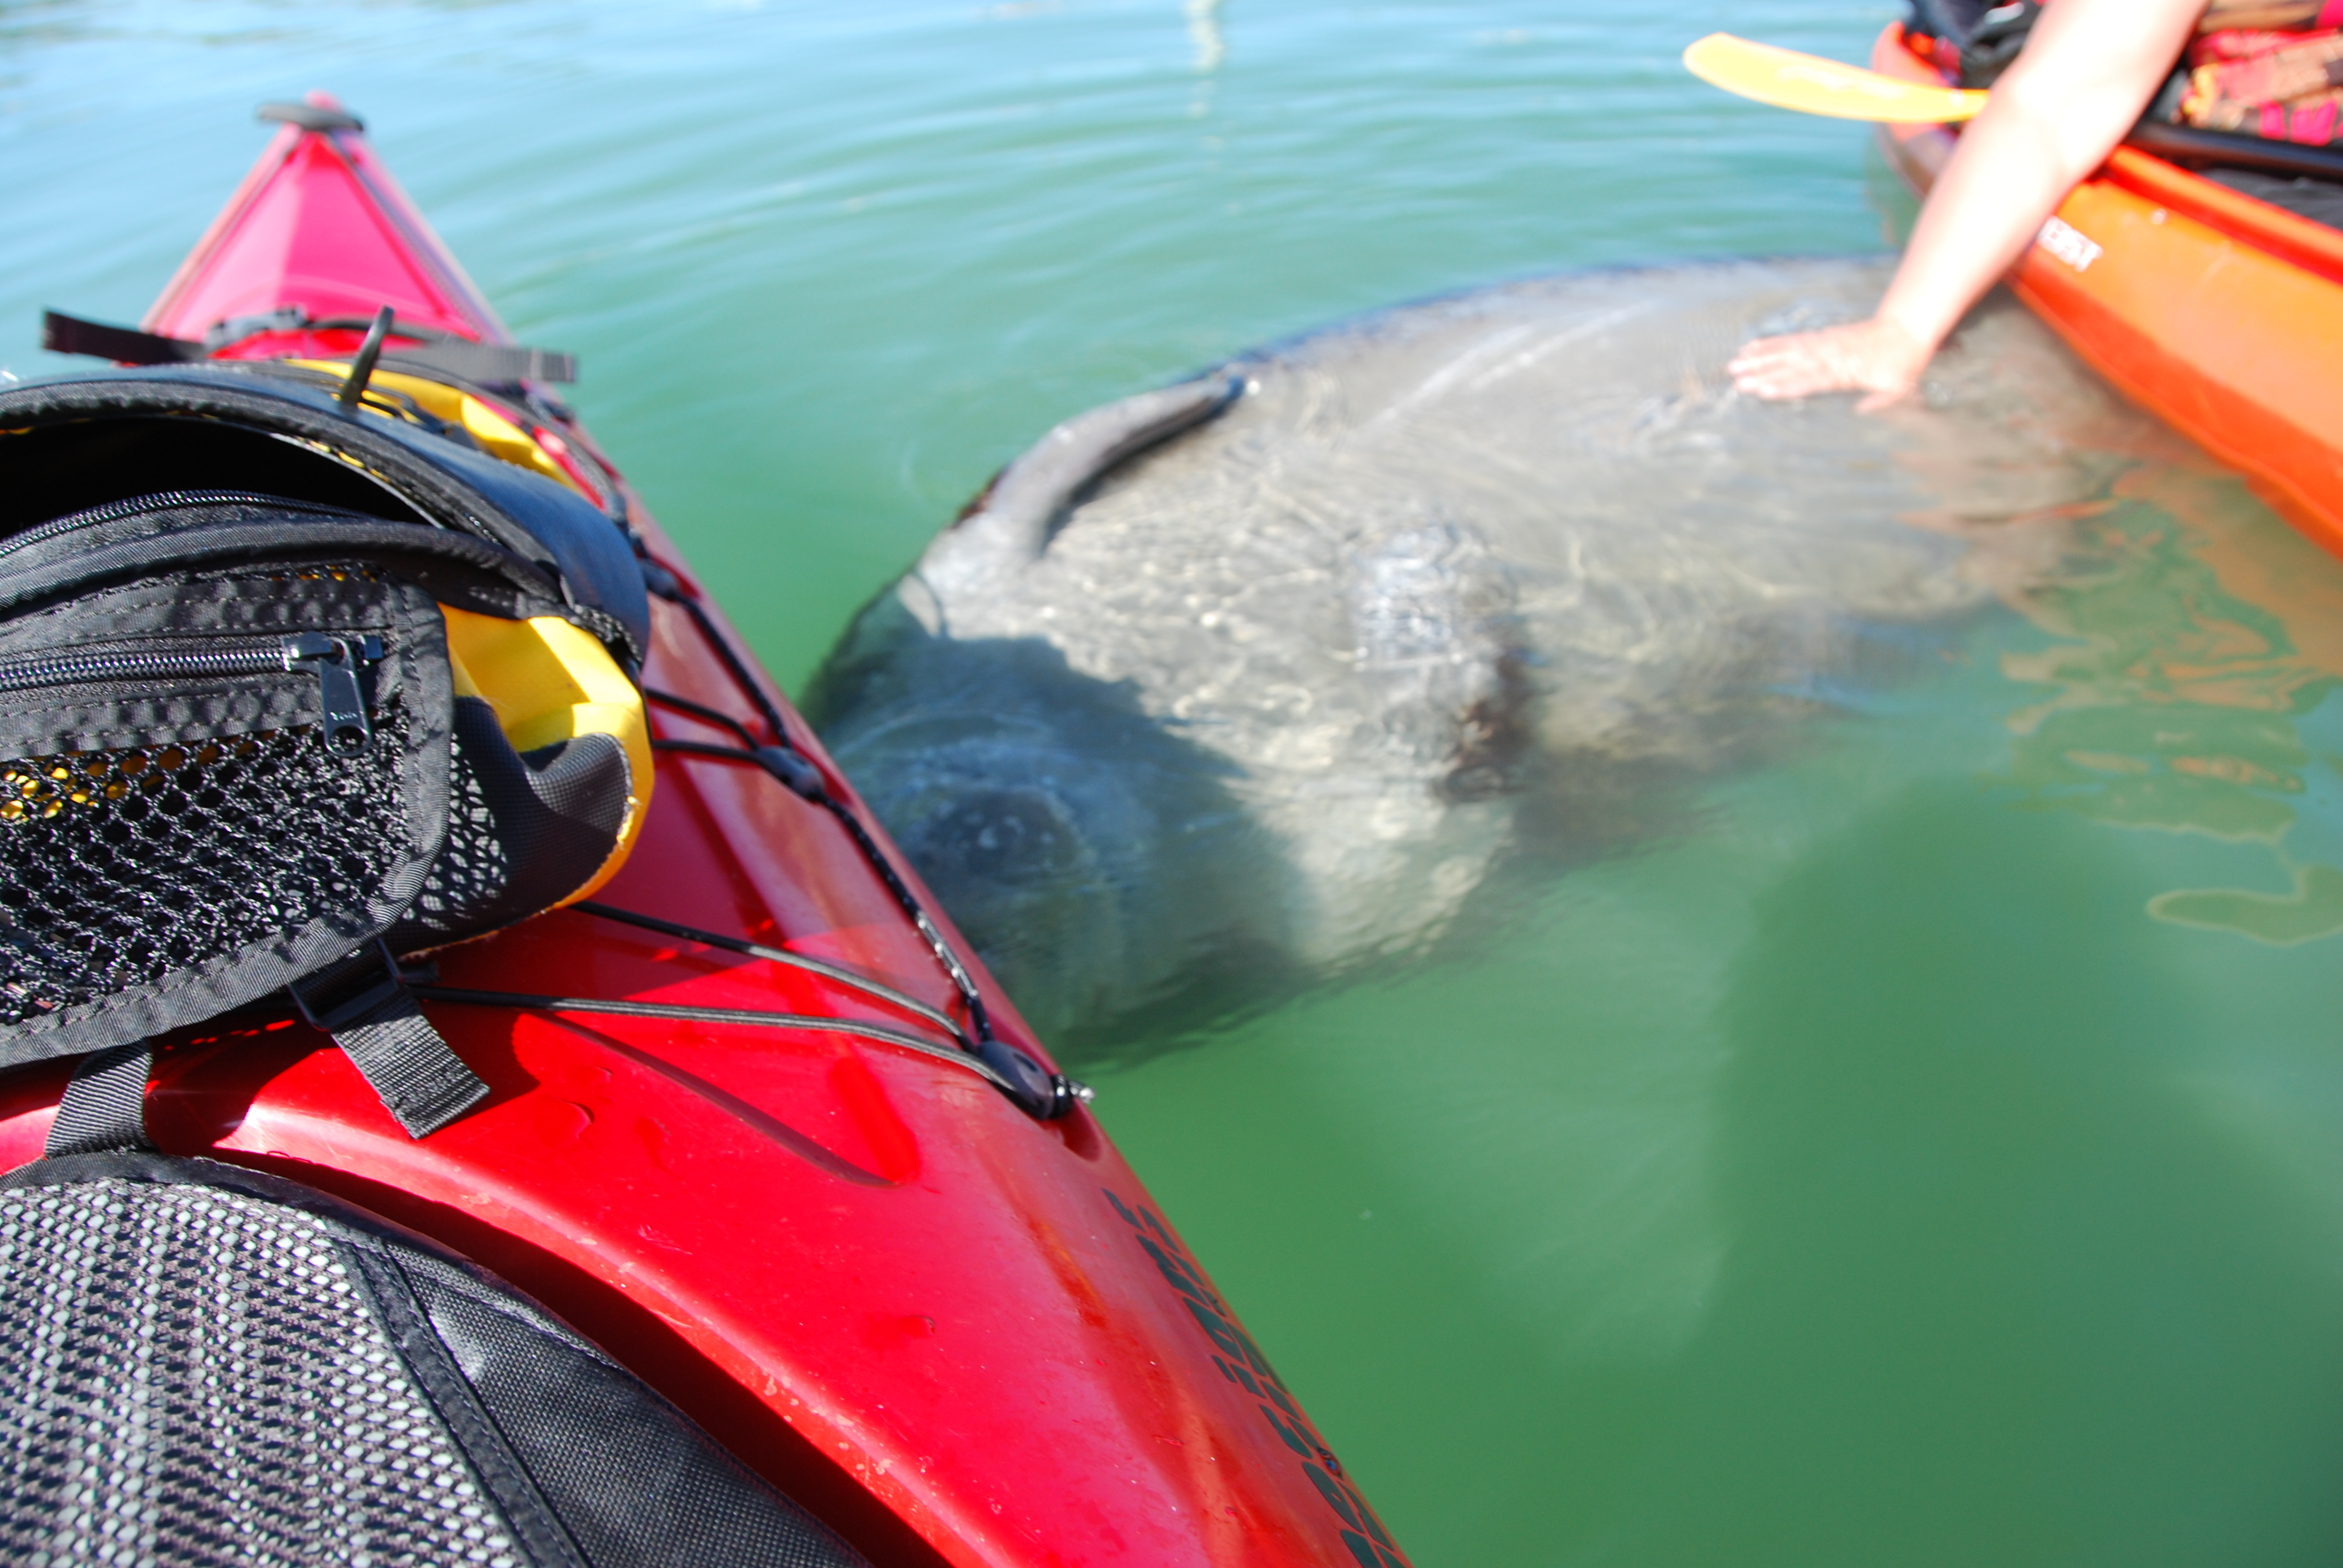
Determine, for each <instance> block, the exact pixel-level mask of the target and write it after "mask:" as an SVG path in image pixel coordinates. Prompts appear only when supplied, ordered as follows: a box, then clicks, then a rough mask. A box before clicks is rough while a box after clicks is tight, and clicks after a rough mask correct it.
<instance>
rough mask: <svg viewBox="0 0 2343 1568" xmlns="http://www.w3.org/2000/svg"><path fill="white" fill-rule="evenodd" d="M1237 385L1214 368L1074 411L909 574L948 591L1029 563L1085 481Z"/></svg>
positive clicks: (1194, 420)
mask: <svg viewBox="0 0 2343 1568" xmlns="http://www.w3.org/2000/svg"><path fill="white" fill-rule="evenodd" d="M1243 390H1244V382H1243V380H1242V378H1241V377H1236V376H1232V375H1229V374H1226V373H1216V374H1213V375H1211V376H1205V377H1199V378H1198V379H1196V380H1193V381H1183V382H1182V383H1180V384H1179V385H1178V386H1176V387H1162V388H1161V389H1159V390H1157V391H1153V392H1141V393H1140V394H1139V395H1138V396H1137V397H1125V398H1123V399H1121V401H1120V402H1115V403H1110V404H1108V405H1107V406H1106V407H1103V408H1093V409H1091V411H1090V412H1089V413H1087V414H1077V415H1075V416H1074V417H1072V418H1071V419H1069V420H1067V421H1066V422H1065V423H1064V424H1062V425H1060V426H1059V427H1057V428H1056V429H1054V430H1051V432H1050V433H1049V434H1048V435H1046V436H1044V437H1041V439H1040V440H1039V441H1036V442H1034V443H1033V445H1032V446H1031V447H1029V448H1028V449H1027V450H1026V451H1025V452H1024V454H1023V455H1022V456H1021V457H1018V458H1016V459H1015V460H1014V461H1013V462H1011V464H1010V465H1009V466H1008V467H1005V468H1003V469H1001V472H1000V474H999V475H997V476H996V477H994V479H993V481H992V483H991V484H990V486H988V487H986V489H985V491H984V494H983V495H982V496H980V498H978V500H977V504H976V505H975V507H974V508H972V509H971V510H970V512H969V513H968V515H967V516H965V517H963V518H960V521H959V522H957V523H955V524H953V525H952V526H951V528H949V529H947V530H946V531H945V532H944V533H943V534H942V535H941V536H940V538H937V540H936V541H935V543H934V544H932V545H930V547H929V548H928V551H927V554H926V555H924V556H922V557H921V558H920V564H919V566H918V568H916V575H918V576H920V577H922V578H927V579H928V580H929V582H930V583H931V584H934V585H935V586H936V588H938V589H939V590H940V591H946V592H948V591H949V590H950V589H952V588H964V587H966V586H968V584H969V582H970V580H971V579H973V578H977V577H979V576H982V575H987V574H990V573H993V572H1003V571H1010V570H1013V569H1014V568H1018V567H1021V566H1028V565H1031V563H1032V562H1033V561H1035V560H1037V559H1039V558H1041V553H1042V552H1043V551H1044V550H1046V549H1048V548H1050V535H1051V530H1052V528H1054V526H1055V525H1056V524H1057V522H1058V520H1059V519H1060V518H1061V517H1063V516H1064V515H1065V512H1066V509H1067V508H1069V507H1070V506H1071V505H1072V503H1073V500H1074V498H1075V497H1076V496H1078V495H1080V494H1081V492H1082V490H1083V489H1084V488H1085V487H1088V486H1090V485H1091V484H1093V483H1095V482H1096V481H1097V480H1099V479H1100V478H1101V477H1104V476H1105V475H1106V474H1107V473H1109V472H1110V471H1111V470H1112V469H1113V468H1114V467H1116V466H1117V465H1118V464H1121V463H1123V462H1125V461H1127V460H1129V459H1130V458H1131V457H1137V456H1138V455H1139V454H1140V453H1141V452H1143V451H1145V450H1147V449H1148V448H1149V447H1153V446H1156V445H1158V444H1159V443H1161V442H1163V441H1167V440H1169V439H1171V438H1172V437H1174V436H1176V435H1178V434H1180V432H1181V431H1182V430H1185V429H1188V428H1190V427H1192V426H1196V425H1201V424H1202V423H1203V422H1204V421H1205V420H1207V419H1210V418H1211V417H1213V416H1214V415H1216V414H1218V413H1220V412H1221V410H1222V409H1223V408H1226V407H1228V406H1229V405H1230V404H1231V403H1232V402H1234V401H1235V400H1236V398H1237V396H1238V394H1240V393H1241V392H1242V391H1243Z"/></svg>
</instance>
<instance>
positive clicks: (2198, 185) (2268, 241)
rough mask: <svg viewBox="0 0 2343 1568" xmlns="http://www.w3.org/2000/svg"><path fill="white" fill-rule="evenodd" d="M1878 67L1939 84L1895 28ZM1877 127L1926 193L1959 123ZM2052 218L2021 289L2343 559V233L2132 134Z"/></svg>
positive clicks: (2060, 328)
mask: <svg viewBox="0 0 2343 1568" xmlns="http://www.w3.org/2000/svg"><path fill="white" fill-rule="evenodd" d="M1872 65H1873V67H1874V68H1875V69H1876V70H1879V71H1882V72H1885V74H1887V75H1894V76H1901V77H1903V78H1905V79H1906V80H1911V81H1924V82H1928V83H1931V84H1936V83H1940V82H1941V81H1942V80H1943V77H1942V76H1941V75H1940V74H1939V73H1938V71H1937V69H1936V66H1935V65H1933V64H1932V63H1931V62H1930V61H1929V60H1928V59H1926V58H1925V57H1923V56H1922V55H1921V54H1920V53H1918V52H1917V50H1916V47H1915V46H1914V42H1913V41H1907V40H1906V37H1905V35H1904V30H1903V28H1902V27H1900V26H1897V25H1892V24H1891V25H1889V26H1888V28H1887V29H1886V31H1885V32H1884V33H1882V34H1881V35H1880V36H1879V41H1878V43H1877V44H1876V45H1874V47H1873V50H1872ZM1879 135H1880V146H1881V148H1882V149H1883V151H1884V152H1885V154H1886V156H1887V158H1888V161H1889V162H1890V163H1891V164H1893V165H1894V166H1895V167H1896V171H1897V172H1898V173H1899V174H1901V175H1902V176H1904V178H1905V179H1906V181H1907V182H1908V183H1909V184H1910V185H1911V186H1912V187H1913V188H1914V189H1915V190H1916V191H1918V192H1919V193H1920V194H1921V195H1923V196H1925V195H1926V194H1927V191H1928V189H1929V187H1930V186H1933V185H1934V184H1935V182H1936V175H1937V172H1938V171H1939V170H1941V169H1942V168H1943V167H1944V166H1945V162H1946V159H1948V158H1950V157H1951V156H1952V150H1953V146H1954V145H1955V134H1954V132H1953V131H1952V130H1951V129H1950V128H1949V127H1947V126H1881V127H1880V132H1879ZM2052 222H2053V223H2054V224H2055V225H2057V226H2060V227H2059V228H2056V229H2049V230H2046V234H2047V235H2049V236H2051V238H2050V239H2049V240H2046V241H2045V242H2043V243H2037V244H2036V245H2035V246H2032V247H2031V248H2030V249H2029V250H2028V251H2027V252H2026V256H2025V257H2024V258H2023V259H2022V260H2020V261H2019V263H2018V264H2017V266H2016V267H2015V268H2013V269H2012V270H2011V272H2010V275H2009V279H2008V281H2009V286H2010V287H2011V288H2012V289H2013V290H2014V291H2015V292H2016V295H2017V297H2019V298H2020V299H2022V300H2024V301H2025V302H2026V305H2027V306H2028V307H2031V308H2032V309H2033V310H2034V312H2035V314H2036V315H2037V316H2039V317H2041V318H2042V319H2043V320H2044V321H2045V322H2046V323H2047V324H2048V325H2049V327H2051V328H2052V330H2054V331H2056V333H2057V334H2058V335H2059V336H2060V337H2063V338H2065V339H2066V342H2067V344H2068V345H2069V346H2070V347H2073V348H2074V350H2075V352H2076V353H2077V354H2078V355H2080V356H2081V357H2083V358H2084V359H2085V360H2086V361H2087V362H2088V363H2089V364H2090V365H2091V367H2093V368H2094V369H2096V370H2097V371H2098V372H2099V373H2100V374H2101V375H2103V376H2105V377H2107V379H2108V380H2109V381H2110V382H2113V383H2114V384H2115V385H2116V386H2117V387H2118V388H2120V389H2121V390H2122V391H2123V392H2124V394H2125V395H2126V396H2127V397H2130V398H2131V399H2132V400H2133V401H2134V402H2136V403H2137V404H2139V405H2140V406H2141V407H2144V408H2147V409H2148V410H2149V411H2150V412H2152V413H2154V414H2156V415H2157V416H2158V417H2161V418H2162V419H2164V421H2165V422H2166V423H2167V424H2169V425H2171V426H2172V427H2174V428H2176V429H2177V430H2179V431H2180V432H2182V433H2183V434H2184V435H2186V436H2187V437H2190V438H2191V439H2193V440H2194V441H2196V442H2197V444H2198V445H2199V446H2201V447H2204V448H2205V449H2206V450H2207V451H2208V452H2210V453H2212V454H2213V455H2214V456H2215V457H2218V458H2219V459H2220V460H2221V461H2222V462H2224V463H2227V465H2229V466H2230V467H2234V468H2236V469H2237V470H2238V471H2239V472H2240V473H2242V474H2244V475H2245V476H2246V477H2247V479H2248V481H2250V482H2251V484H2252V485H2253V487H2254V489H2255V491H2256V493H2258V495H2260V496H2261V497H2262V498H2263V499H2264V500H2266V501H2268V503H2269V504H2270V506H2271V507H2272V508H2274V509H2276V510H2277V511H2278V513H2279V514H2280V515H2281V516H2283V517H2285V518H2287V519H2288V521H2289V522H2291V523H2293V524H2294V525H2295V527H2296V528H2299V529H2300V530H2301V531H2302V532H2303V533H2304V534H2306V535H2308V537H2309V538H2312V539H2315V540H2317V541H2318V543H2319V544H2321V545H2323V546H2325V547H2326V548H2328V549H2329V550H2332V551H2335V552H2336V553H2337V554H2338V555H2343V399H2338V397H2336V396H2335V394H2334V381H2335V376H2336V372H2337V369H2338V367H2343V233H2338V232H2337V231H2336V230H2334V229H2331V228H2328V226H2326V225H2324V224H2319V223H2314V222H2312V221H2311V220H2310V219H2308V218H2306V217H2302V216H2298V215H2297V214H2294V213H2290V212H2287V211H2285V210H2283V209H2281V208H2278V207H2276V206H2271V205H2269V204H2268V202H2262V201H2257V200H2255V199H2254V198H2253V197H2251V196H2245V195H2242V194H2240V193H2238V192H2237V191H2233V190H2230V189H2229V188H2227V186H2221V185H2217V184H2216V183H2214V182H2213V181H2211V180H2208V179H2205V178H2203V177H2202V176H2197V175H2194V174H2191V173H2190V172H2188V171H2187V169H2184V168H2181V167H2179V166H2177V165H2175V164H2172V163H2169V162H2167V161H2166V160H2165V159H2162V158H2159V157H2156V156H2152V155H2150V154H2148V153H2145V152H2142V151H2140V150H2139V149H2138V148H2137V147H2130V146H2119V147H2117V149H2116V150H2115V151H2114V153H2113V154H2111V155H2110V156H2108V158H2107V163H2106V165H2105V166H2103V167H2101V168H2100V169H2099V170H2098V171H2097V173H2095V174H2094V175H2092V176H2091V177H2090V178H2088V179H2087V180H2085V181H2084V182H2083V183H2082V184H2081V185H2079V186H2076V187H2075V190H2074V192H2073V193H2072V194H2071V195H2069V196H2067V197H2066V201H2065V202H2064V203H2063V204H2061V205H2060V206H2059V208H2058V211H2057V214H2056V217H2055V218H2054V219H2053V220H2052ZM2053 240H2055V242H2056V243H2055V247H2054V244H2053V243H2052V241H2053Z"/></svg>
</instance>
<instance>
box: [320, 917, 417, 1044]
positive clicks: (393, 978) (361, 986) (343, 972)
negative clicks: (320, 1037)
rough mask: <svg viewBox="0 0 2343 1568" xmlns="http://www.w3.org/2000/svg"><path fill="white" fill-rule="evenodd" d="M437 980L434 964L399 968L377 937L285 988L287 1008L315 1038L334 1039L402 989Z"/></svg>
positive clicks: (385, 942)
mask: <svg viewBox="0 0 2343 1568" xmlns="http://www.w3.org/2000/svg"><path fill="white" fill-rule="evenodd" d="M438 978H439V966H438V965H437V964H431V963H427V964H423V965H420V966H418V967H417V968H415V969H412V970H409V969H402V968H401V967H400V966H399V962H398V959H397V956H396V955H395V954H393V953H392V952H391V950H390V944H389V943H388V942H387V941H385V940H383V939H382V938H380V937H377V938H375V940H373V941H371V942H369V943H367V945H366V946H365V947H362V948H360V949H358V950H357V951H356V952H353V953H351V954H350V955H349V956H348V957H347V958H341V959H337V960H334V961H333V962H332V963H330V964H327V966H326V967H325V968H324V969H322V970H318V971H317V973H316V974H313V975H305V976H303V977H302V978H301V979H299V980H295V981H294V982H293V983H292V984H290V985H288V986H287V987H286V988H285V989H286V990H289V991H291V992H292V993H293V1005H294V1006H295V1007H297V1008H298V1009H300V1010H301V1019H302V1021H303V1022H305V1023H307V1025H308V1026H309V1027H310V1028H312V1029H314V1030H318V1031H319V1032H321V1033H325V1034H338V1033H340V1032H341V1031H342V1030H346V1029H347V1028H348V1027H349V1026H350V1025H351V1024H353V1023H356V1022H357V1020H360V1019H362V1018H365V1017H366V1016H367V1015H368V1014H369V1013H372V1012H374V1011H376V1010H378V1009H379V1008H381V1007H382V1006H383V1005H384V1004H385V1003H387V1002H388V1001H389V1000H391V999H392V998H393V997H395V996H397V994H398V993H399V992H401V991H403V990H406V989H407V987H408V986H411V985H429V984H430V983H431V982H432V981H434V980H437V979H438Z"/></svg>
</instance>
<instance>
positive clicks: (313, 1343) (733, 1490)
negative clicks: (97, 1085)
mask: <svg viewBox="0 0 2343 1568" xmlns="http://www.w3.org/2000/svg"><path fill="white" fill-rule="evenodd" d="M0 1231H5V1233H6V1234H7V1235H8V1236H10V1237H13V1238H15V1242H14V1244H13V1246H12V1248H11V1251H10V1256H11V1262H10V1265H9V1267H8V1268H7V1269H5V1271H0V1342H5V1344H6V1345H7V1346H9V1347H10V1349H11V1352H12V1353H11V1354H10V1356H9V1365H8V1377H7V1379H6V1381H5V1392H0V1476H5V1483H6V1485H5V1497H4V1498H0V1557H5V1560H6V1561H8V1562H11V1563H41V1562H47V1563H159V1564H165V1565H166V1568H228V1565H230V1564H245V1563H320V1564H322V1563H352V1564H356V1563H379V1564H392V1563H405V1564H432V1565H440V1564H445V1565H448V1568H455V1565H458V1564H479V1565H483V1568H486V1565H488V1564H501V1565H503V1568H701V1565H703V1564H718V1563H744V1564H746V1563H757V1564H771V1565H772V1568H869V1565H868V1564H867V1563H864V1562H863V1559H862V1558H861V1556H860V1554H859V1553H856V1552H854V1551H853V1550H852V1549H851V1548H850V1547H849V1546H848V1545H846V1544H845V1543H843V1542H841V1541H840V1540H839V1539H838V1537H837V1536H835V1535H833V1534H832V1533H830V1531H829V1530H828V1529H826V1528H825V1527H824V1526H822V1525H821V1524H820V1523H819V1522H818V1521H816V1520H815V1519H814V1518H813V1517H812V1516H811V1515H809V1514H808V1513H806V1512H805V1511H804V1510H802V1509H800V1508H799V1507H798V1506H797V1505H796V1504H794V1503H791V1502H790V1501H789V1499H788V1498H786V1497H784V1496H783V1495H781V1493H779V1492H776V1491H775V1490H774V1489H773V1488H772V1487H770V1486H769V1485H767V1484H766V1483H764V1482H763V1481H762V1480H760V1479H759V1477H757V1476H756V1475H754V1474H752V1473H749V1471H748V1470H747V1469H745V1468H744V1467H743V1466H742V1465H741V1464H740V1463H739V1462H738V1461H736V1460H735V1459H733V1458H732V1457H731V1456H730V1455H729V1454H728V1453H726V1452H724V1451H723V1450H722V1449H721V1448H720V1447H719V1446H718V1445H717V1444H716V1442H714V1440H712V1439H711V1438H709V1436H708V1434H707V1433H706V1432H702V1431H701V1430H700V1429H699V1427H697V1426H695V1425H694V1424H692V1422H690V1421H689V1418H687V1417H686V1416H685V1415H684V1414H683V1413H682V1412H680V1411H679V1410H677V1409H676V1408H675V1407H674V1406H673V1405H671V1404H669V1402H667V1401H666V1400H664V1399H662V1398H661V1397H660V1396H659V1395H658V1394H657V1393H655V1392H652V1391H651V1390H650V1389H649V1387H648V1386H646V1385H645V1384H644V1383H642V1382H640V1381H639V1380H638V1379H636V1378H635V1377H634V1376H633V1375H632V1374H631V1373H629V1372H627V1371H626V1370H624V1369H623V1368H621V1367H620V1366H618V1364H617V1363H616V1362H612V1361H611V1360H610V1359H609V1358H608V1357H607V1356H605V1355H603V1354H602V1353H601V1352H599V1351H598V1350H596V1349H595V1348H594V1347H593V1346H592V1345H590V1344H588V1342H585V1341H584V1340H581V1339H579V1338H578V1336H577V1335H576V1334H575V1333H572V1332H570V1331H569V1330H568V1328H567V1327H566V1326H564V1325H563V1324H562V1323H560V1322H558V1320H556V1319H554V1318H552V1317H550V1316H548V1314H547V1313H546V1312H544V1311H543V1310H542V1309H541V1308H539V1307H538V1306H537V1305H536V1304H535V1303H533V1302H530V1301H528V1299H527V1298H526V1297H524V1296H521V1295H519V1294H518V1292H514V1291H513V1290H512V1288H511V1287H510V1286H508V1285H506V1284H504V1283H503V1282H501V1281H499V1280H498V1279H496V1278H495V1277H493V1276H491V1275H489V1274H488V1273H486V1272H485V1271H482V1270H479V1269H478V1268H475V1267H474V1266H472V1265H471V1264H469V1263H467V1262H465V1261H463V1260H461V1259H460V1258H458V1257H457V1256H456V1255H455V1254H453V1253H450V1252H447V1251H445V1250H443V1249H441V1248H439V1247H437V1245H435V1244H434V1243H432V1242H430V1241H427V1240H425V1239H424V1238H422V1237H420V1236H417V1235H415V1234H413V1233H412V1232H409V1231H404V1230H401V1229H400V1228H399V1227H397V1226H396V1225H392V1224H390V1223H389V1222H388V1221H384V1220H381V1219H379V1218H377V1217H376V1216H375V1215H372V1214H370V1213H367V1212H366V1211H363V1210H359V1209H357V1208H354V1207H352V1206H350V1205H349V1204H347V1203H344V1202H341V1201H338V1200H337V1199H333V1198H329V1197H327V1196H326V1195H325V1194H324V1193H321V1192H317V1191H313V1190H311V1189H309V1188H307V1187H303V1186H299V1185H297V1184H296V1183H294V1182H291V1181H283V1180H281V1179H279V1178H277V1177H274V1176H270V1175H267V1174H266V1173H264V1172H261V1171H246V1170H244V1169H242V1168H240V1167H237V1166H233V1165H222V1164H217V1163H215V1162H213V1161H207V1160H175V1159H166V1158H163V1157H160V1156H157V1155H154V1154H149V1153H142V1152H137V1151H113V1152H106V1153H91V1154H79V1155H73V1156H68V1157H65V1158H53V1159H47V1160H42V1161H35V1162H34V1163H33V1164H30V1165H27V1166H25V1167H24V1168H23V1169H21V1170H19V1171H13V1172H11V1173H10V1174H9V1175H7V1176H6V1177H5V1178H0Z"/></svg>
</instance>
